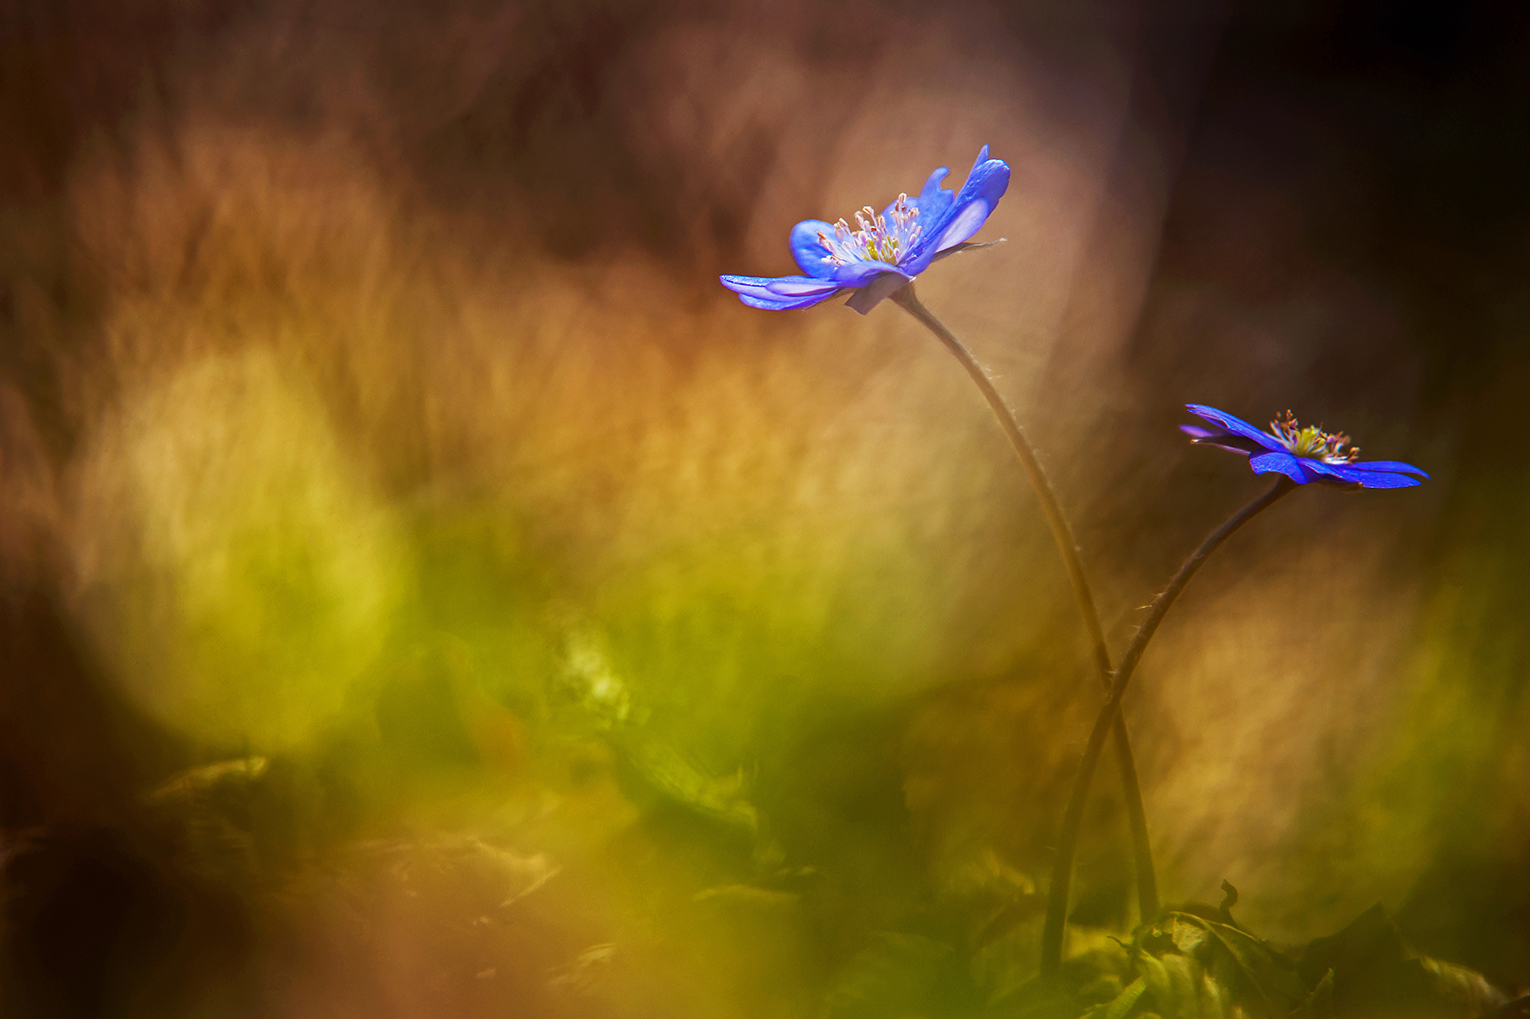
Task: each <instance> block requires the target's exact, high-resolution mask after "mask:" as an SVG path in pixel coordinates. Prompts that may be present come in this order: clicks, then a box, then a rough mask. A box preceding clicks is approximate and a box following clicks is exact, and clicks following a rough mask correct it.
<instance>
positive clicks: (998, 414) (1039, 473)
mask: <svg viewBox="0 0 1530 1019" xmlns="http://www.w3.org/2000/svg"><path fill="white" fill-rule="evenodd" d="M892 300H893V301H894V302H896V303H897V305H898V306H899V307H901V308H902V309H903V310H904V311H906V312H908V313H909V314H910V315H912V316H914V318H916V319H918V320H919V321H920V322H921V323H922V324H923V325H924V326H925V328H927V329H929V330H930V332H932V333H934V334H935V337H936V339H938V340H940V342H941V343H943V344H945V346H946V349H947V350H949V351H951V353H952V355H953V356H954V357H955V358H956V359H957V360H958V361H960V362H961V365H962V367H963V368H965V369H967V374H968V375H969V376H971V377H972V381H973V382H974V383H976V384H977V387H978V389H979V391H981V392H982V394H983V398H984V399H985V400H987V401H988V406H989V408H990V409H992V410H993V416H994V417H995V418H997V419H998V422H999V427H1001V428H1003V429H1004V434H1005V435H1006V436H1008V437H1009V444H1010V445H1011V446H1013V447H1014V449H1015V456H1017V457H1019V459H1020V466H1022V467H1024V468H1025V473H1026V476H1027V477H1029V478H1030V481H1031V487H1032V488H1034V489H1035V490H1036V499H1037V501H1038V502H1040V503H1041V512H1042V514H1043V515H1044V516H1045V517H1046V520H1047V525H1048V526H1049V527H1051V529H1052V538H1053V540H1054V541H1055V542H1056V543H1057V551H1058V553H1059V554H1060V555H1061V556H1062V560H1063V566H1064V567H1065V568H1066V569H1067V571H1068V580H1069V581H1070V582H1071V583H1072V585H1073V597H1074V600H1075V601H1077V602H1078V609H1079V612H1080V614H1082V615H1083V617H1084V627H1085V628H1086V629H1087V630H1088V631H1089V640H1090V642H1091V643H1092V644H1093V645H1094V660H1095V666H1096V668H1098V670H1099V673H1100V680H1101V682H1102V683H1103V684H1104V685H1105V687H1106V689H1109V687H1110V682H1111V675H1112V670H1111V666H1110V649H1109V648H1108V647H1107V646H1106V644H1105V631H1104V630H1103V629H1102V628H1101V627H1100V617H1099V613H1097V612H1096V611H1095V607H1094V593H1093V591H1091V590H1090V588H1089V578H1088V577H1087V576H1085V574H1084V564H1083V563H1082V562H1081V561H1080V560H1079V555H1078V542H1077V541H1075V540H1074V538H1073V529H1072V528H1071V527H1069V526H1068V520H1067V518H1066V517H1064V516H1063V511H1062V506H1061V505H1060V504H1059V503H1058V501H1057V493H1056V492H1055V491H1053V489H1052V483H1051V482H1050V481H1048V480H1047V475H1046V472H1045V471H1043V470H1042V469H1041V463H1040V461H1038V460H1037V459H1036V451H1035V450H1033V449H1032V448H1031V444H1030V442H1028V441H1027V440H1026V438H1025V433H1024V432H1023V431H1021V429H1020V422H1019V421H1017V420H1015V412H1014V411H1012V410H1010V409H1009V405H1008V404H1007V403H1005V402H1004V397H1002V396H1000V395H999V391H998V390H997V389H995V388H994V385H993V381H992V380H991V379H989V377H988V372H986V371H985V370H984V369H983V366H982V365H981V364H979V363H978V360H977V358H975V357H973V356H972V352H971V351H970V350H968V349H967V348H966V346H965V345H963V343H962V341H961V340H958V339H957V338H956V337H955V336H953V335H952V333H951V330H949V329H947V328H946V327H945V326H944V325H942V324H941V322H940V320H939V319H937V318H936V317H935V316H934V315H932V314H930V310H929V309H928V308H926V307H925V306H924V305H923V304H922V303H920V301H919V298H918V296H916V295H915V293H914V285H913V284H912V283H910V284H909V285H908V286H906V287H904V288H903V289H902V290H900V291H898V292H897V293H895V294H893V296H892ZM1112 731H1113V736H1114V740H1115V747H1116V760H1117V762H1119V764H1120V768H1121V789H1122V792H1123V794H1124V798H1125V800H1126V817H1127V824H1128V826H1129V827H1130V828H1131V834H1132V852H1133V857H1134V860H1135V868H1136V872H1137V906H1138V908H1139V910H1140V911H1141V913H1142V922H1143V923H1147V922H1148V921H1149V920H1151V919H1153V917H1155V916H1157V915H1158V879H1157V876H1156V875H1155V873H1154V870H1153V850H1152V845H1151V843H1149V841H1148V827H1147V812H1146V811H1145V810H1144V809H1143V806H1142V787H1141V785H1140V784H1139V783H1138V781H1137V762H1136V760H1135V758H1134V757H1133V755H1132V741H1131V737H1129V736H1128V735H1127V733H1126V722H1125V721H1124V720H1123V719H1122V718H1121V717H1120V716H1119V715H1117V716H1116V720H1115V723H1114V725H1113V729H1112Z"/></svg>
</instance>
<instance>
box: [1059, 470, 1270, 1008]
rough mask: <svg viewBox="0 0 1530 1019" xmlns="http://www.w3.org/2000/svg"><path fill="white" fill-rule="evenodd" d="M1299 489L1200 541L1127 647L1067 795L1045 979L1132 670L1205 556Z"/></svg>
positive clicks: (1262, 503) (1251, 507) (1265, 500)
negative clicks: (1097, 777)
mask: <svg viewBox="0 0 1530 1019" xmlns="http://www.w3.org/2000/svg"><path fill="white" fill-rule="evenodd" d="M1294 488H1296V485H1295V483H1293V482H1292V481H1291V479H1290V478H1286V477H1281V478H1280V479H1279V480H1278V481H1276V482H1275V485H1274V487H1273V488H1271V489H1270V490H1269V491H1267V492H1265V493H1264V494H1263V495H1261V496H1259V498H1257V499H1255V500H1254V501H1253V502H1251V503H1249V504H1248V505H1247V506H1244V507H1243V508H1242V509H1240V510H1239V511H1238V512H1236V513H1234V514H1233V515H1232V516H1230V517H1228V518H1227V521H1226V523H1224V524H1223V525H1222V526H1221V527H1218V528H1217V529H1216V530H1215V531H1212V532H1211V534H1210V535H1208V536H1207V538H1206V540H1205V541H1203V542H1201V547H1200V548H1198V549H1196V550H1195V551H1194V552H1192V553H1191V554H1190V558H1188V559H1186V560H1185V561H1184V562H1183V563H1181V564H1180V567H1179V572H1177V573H1175V574H1174V579H1173V580H1171V581H1169V586H1168V587H1166V588H1164V589H1163V591H1162V592H1160V593H1159V595H1158V597H1157V598H1154V599H1153V605H1152V607H1151V608H1150V609H1149V610H1148V614H1147V618H1146V619H1145V620H1143V622H1142V626H1141V627H1139V628H1138V630H1137V635H1136V637H1134V638H1133V639H1132V643H1131V647H1129V648H1127V649H1126V654H1125V655H1124V656H1123V657H1122V659H1121V664H1120V665H1119V666H1117V668H1116V673H1115V679H1114V680H1113V681H1112V682H1111V684H1110V696H1109V697H1108V698H1107V699H1106V701H1105V706H1104V707H1102V708H1101V709H1100V714H1099V717H1097V718H1096V719H1095V721H1094V730H1093V731H1092V732H1090V733H1089V743H1088V744H1087V745H1086V746H1085V747H1084V758H1083V760H1082V761H1080V762H1079V766H1078V774H1077V775H1076V776H1075V777H1074V779H1073V792H1072V794H1071V795H1070V796H1069V798H1068V809H1067V813H1065V814H1064V815H1063V825H1062V832H1061V834H1060V835H1059V836H1058V839H1057V856H1056V858H1055V859H1054V861H1053V863H1052V884H1051V887H1050V888H1049V889H1048V890H1047V918H1046V924H1045V926H1044V927H1043V928H1042V931H1041V975H1042V978H1043V979H1055V978H1056V977H1057V975H1058V973H1059V971H1060V969H1061V967H1062V943H1063V928H1064V926H1065V925H1066V922H1067V915H1068V885H1069V883H1070V882H1071V881H1072V878H1073V854H1074V851H1075V850H1076V849H1077V848H1078V830H1079V826H1080V824H1081V823H1082V822H1083V819H1084V801H1085V800H1086V799H1087V798H1088V796H1089V783H1090V781H1091V780H1092V779H1093V778H1094V769H1095V767H1096V766H1097V765H1098V764H1099V763H1100V751H1101V750H1102V749H1103V748H1104V746H1105V732H1106V730H1107V729H1110V728H1111V727H1112V724H1113V723H1114V721H1115V720H1116V719H1118V718H1119V717H1120V709H1121V697H1122V695H1123V694H1125V693H1126V684H1127V683H1129V682H1131V678H1132V673H1133V672H1134V671H1135V670H1136V668H1137V663H1138V662H1139V661H1141V660H1142V653H1143V651H1145V650H1146V649H1147V645H1148V641H1150V640H1152V639H1153V634H1154V633H1155V632H1157V630H1158V624H1159V623H1161V622H1163V617H1164V615H1165V613H1167V612H1168V611H1169V607H1170V606H1172V605H1173V604H1174V600H1175V599H1176V598H1178V597H1179V593H1180V592H1181V591H1183V590H1184V589H1185V585H1186V584H1188V583H1189V582H1190V578H1191V577H1193V576H1195V572H1196V571H1197V570H1199V569H1200V568H1201V564H1202V563H1204V562H1205V561H1206V558H1207V557H1208V556H1210V555H1211V553H1213V552H1215V551H1216V550H1217V547H1218V546H1220V545H1221V544H1222V542H1224V541H1226V540H1227V539H1228V537H1229V536H1231V535H1232V533H1233V532H1234V531H1236V530H1237V529H1238V528H1240V527H1242V526H1243V525H1244V524H1246V523H1248V522H1249V521H1250V520H1252V519H1253V518H1254V517H1255V516H1257V515H1258V514H1259V512H1260V511H1261V510H1263V509H1265V508H1266V507H1268V506H1270V505H1271V504H1273V503H1274V502H1275V501H1276V500H1277V499H1280V498H1281V497H1282V496H1284V495H1286V494H1287V493H1288V492H1290V491H1292V490H1293V489H1294Z"/></svg>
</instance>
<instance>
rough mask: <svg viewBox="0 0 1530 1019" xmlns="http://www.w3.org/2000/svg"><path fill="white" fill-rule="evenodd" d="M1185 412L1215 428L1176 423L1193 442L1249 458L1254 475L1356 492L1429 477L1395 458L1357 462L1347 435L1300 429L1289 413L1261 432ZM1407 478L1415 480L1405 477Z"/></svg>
mask: <svg viewBox="0 0 1530 1019" xmlns="http://www.w3.org/2000/svg"><path fill="white" fill-rule="evenodd" d="M1185 409H1186V410H1188V411H1189V412H1190V413H1192V414H1194V415H1195V416H1196V417H1198V418H1202V419H1203V420H1206V421H1209V422H1211V423H1212V424H1213V425H1215V426H1216V427H1215V428H1202V427H1200V426H1199V425H1180V426H1179V428H1180V431H1182V432H1184V433H1185V434H1186V435H1188V436H1190V437H1191V438H1192V439H1194V440H1195V441H1196V442H1198V443H1205V444H1206V445H1209V446H1220V447H1221V448H1223V449H1230V450H1232V451H1233V452H1234V453H1242V454H1243V455H1244V456H1246V457H1249V458H1250V459H1249V466H1250V467H1252V468H1253V470H1254V473H1255V474H1269V473H1271V472H1274V473H1277V474H1284V475H1285V476H1286V477H1288V478H1290V479H1291V480H1292V481H1294V482H1296V483H1297V484H1298V485H1305V484H1306V483H1307V482H1309V481H1321V482H1325V483H1327V484H1337V485H1358V486H1359V487H1361V488H1411V487H1412V486H1414V485H1417V484H1421V482H1420V481H1419V479H1418V478H1427V477H1429V475H1427V474H1425V473H1424V472H1423V471H1421V470H1419V469H1418V468H1417V467H1415V466H1413V465H1412V464H1405V463H1402V462H1401V461H1398V460H1361V459H1360V447H1358V446H1351V445H1350V443H1349V436H1348V435H1345V434H1344V433H1343V432H1325V431H1323V429H1322V428H1321V427H1314V426H1312V425H1308V426H1307V427H1305V428H1303V427H1302V426H1301V424H1300V423H1299V422H1298V421H1297V420H1296V418H1294V417H1292V416H1291V412H1290V411H1286V413H1285V416H1284V417H1277V418H1276V419H1275V420H1274V421H1271V422H1270V430H1269V431H1268V432H1262V431H1260V430H1259V429H1257V428H1255V427H1254V426H1253V425H1251V424H1249V423H1248V422H1247V421H1244V420H1242V419H1241V418H1235V417H1233V416H1232V415H1231V414H1228V413H1225V412H1224V411H1220V410H1217V409H1216V408H1215V407H1206V406H1203V405H1201V404H1198V403H1187V404H1185ZM1413 474H1417V475H1418V478H1415V477H1410V475H1413Z"/></svg>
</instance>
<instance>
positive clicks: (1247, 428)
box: [1185, 403, 1287, 453]
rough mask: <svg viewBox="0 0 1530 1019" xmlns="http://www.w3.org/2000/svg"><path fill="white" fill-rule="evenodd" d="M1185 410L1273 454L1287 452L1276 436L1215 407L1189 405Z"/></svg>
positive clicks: (1196, 404) (1186, 405)
mask: <svg viewBox="0 0 1530 1019" xmlns="http://www.w3.org/2000/svg"><path fill="white" fill-rule="evenodd" d="M1185 409H1186V410H1188V411H1189V412H1190V413H1192V414H1194V415H1195V416H1196V417H1198V418H1203V419H1205V420H1207V421H1210V422H1211V423H1212V424H1215V425H1221V426H1222V427H1223V428H1225V429H1227V430H1228V431H1229V432H1232V433H1233V434H1234V435H1241V436H1243V437H1244V438H1245V439H1253V440H1254V441H1255V442H1257V443H1259V445H1260V446H1262V447H1263V448H1265V449H1268V450H1270V451H1271V452H1272V453H1284V452H1287V450H1286V447H1285V446H1283V445H1282V444H1281V442H1280V440H1279V439H1277V438H1275V436H1273V435H1270V434H1269V433H1268V432H1262V431H1260V430H1259V429H1257V428H1255V427H1254V426H1253V425H1251V424H1249V423H1248V422H1247V421H1245V420H1243V419H1242V418H1235V417H1233V416H1232V415H1231V414H1229V413H1227V412H1226V411H1221V410H1217V409H1216V408H1215V407H1208V406H1206V405H1205V404H1203V403H1187V404H1185Z"/></svg>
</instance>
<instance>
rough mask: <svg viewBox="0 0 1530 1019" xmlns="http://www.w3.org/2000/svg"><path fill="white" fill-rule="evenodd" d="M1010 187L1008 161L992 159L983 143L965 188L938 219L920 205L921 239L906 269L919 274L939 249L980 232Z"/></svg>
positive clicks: (909, 254)
mask: <svg viewBox="0 0 1530 1019" xmlns="http://www.w3.org/2000/svg"><path fill="white" fill-rule="evenodd" d="M926 187H928V185H926ZM1008 188H1009V164H1008V163H1006V162H1004V160H1002V159H989V158H988V146H987V145H984V146H983V148H982V151H980V152H979V153H978V158H977V161H976V162H974V163H973V164H972V171H971V172H970V173H968V174H967V180H966V182H965V183H963V184H962V189H961V190H960V191H958V192H957V193H956V195H955V197H954V198H952V200H951V201H950V203H949V204H948V205H947V207H946V208H945V209H944V210H942V213H941V215H940V216H939V217H938V218H929V217H926V216H925V210H924V207H923V205H922V204H921V206H920V210H919V219H920V225H921V227H922V228H923V229H922V231H921V233H920V235H919V242H918V243H917V244H915V245H914V246H913V247H912V248H911V249H910V250H909V253H908V256H907V257H906V258H905V259H904V260H903V268H904V271H906V272H908V273H909V274H910V275H914V276H917V275H919V274H920V273H921V272H924V270H925V269H927V268H929V265H930V262H931V261H932V260H933V259H934V257H935V255H937V254H938V253H939V252H941V251H943V250H945V249H947V248H952V247H955V246H956V245H958V244H961V243H962V242H963V241H965V240H966V239H967V238H969V237H971V236H972V235H973V234H975V233H977V232H978V229H979V228H980V227H982V225H983V223H984V222H986V221H987V219H988V217H989V216H990V215H991V214H992V213H993V210H994V206H996V205H998V204H999V199H1000V198H1001V197H1002V196H1003V194H1004V192H1005V191H1006V190H1008ZM946 193H947V194H949V193H950V192H946ZM921 201H922V199H921Z"/></svg>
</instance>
